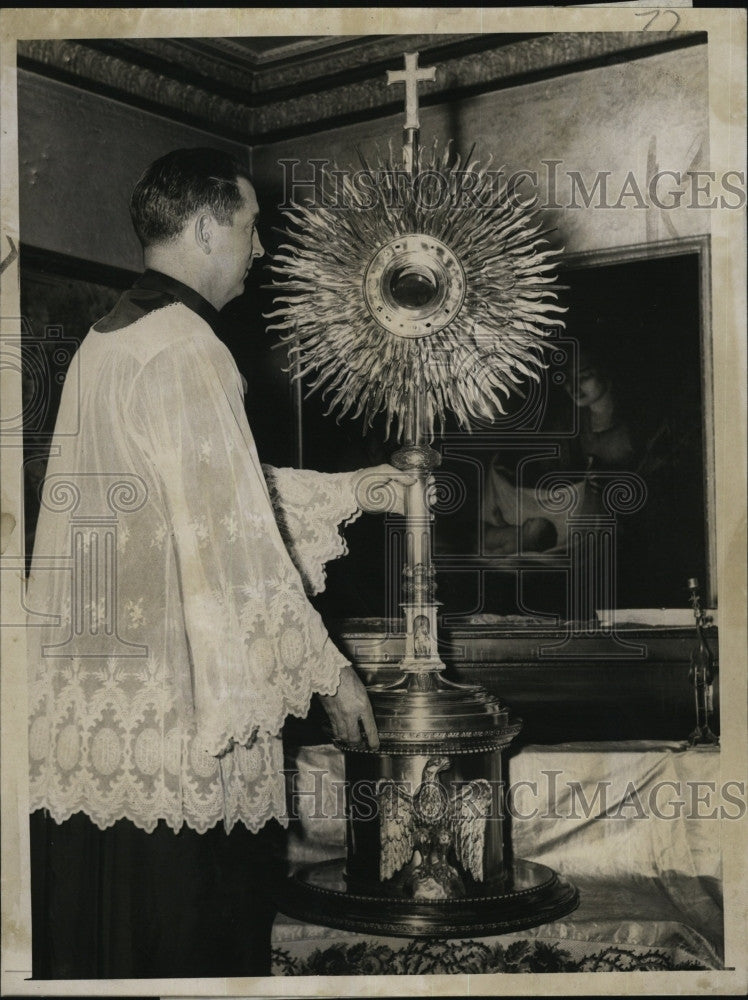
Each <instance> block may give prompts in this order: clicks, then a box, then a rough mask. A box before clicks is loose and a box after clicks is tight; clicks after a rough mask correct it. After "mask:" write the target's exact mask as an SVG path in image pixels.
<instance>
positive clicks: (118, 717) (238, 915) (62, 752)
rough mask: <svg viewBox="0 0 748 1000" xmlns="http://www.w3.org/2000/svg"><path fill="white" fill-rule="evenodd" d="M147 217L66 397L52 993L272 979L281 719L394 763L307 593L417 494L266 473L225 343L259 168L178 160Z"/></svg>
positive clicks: (49, 810) (374, 478)
mask: <svg viewBox="0 0 748 1000" xmlns="http://www.w3.org/2000/svg"><path fill="white" fill-rule="evenodd" d="M130 209H131V216H132V221H133V224H134V227H135V230H136V233H137V235H138V237H139V239H140V241H141V243H142V245H143V248H144V260H145V265H146V268H147V269H146V271H145V273H144V274H143V275H142V276H141V278H139V279H138V280H137V281H136V282H135V285H134V286H133V288H132V289H131V290H130V291H128V292H126V293H125V294H124V295H123V296H122V298H121V299H120V301H119V303H118V304H117V305H116V307H115V308H114V310H113V311H112V312H111V313H110V314H109V315H107V316H105V317H104V318H103V319H101V320H99V321H98V322H97V323H96V324H95V325H94V326H93V328H92V329H91V331H90V332H89V334H88V335H87V337H86V338H85V340H84V342H83V344H82V345H81V348H80V351H79V355H78V359H77V365H78V382H77V388H76V387H75V386H74V385H73V381H72V380H71V381H70V384H69V385H67V386H66V387H65V391H64V392H63V397H62V402H61V405H60V410H59V415H58V421H57V426H56V431H55V439H54V442H53V446H52V449H51V453H50V454H51V457H50V461H49V465H48V469H47V477H46V480H45V485H44V488H43V493H42V497H41V512H40V517H39V522H38V527H37V535H36V542H35V547H34V559H33V564H32V570H31V575H30V579H29V593H28V606H29V608H30V611H31V615H30V620H29V625H30V629H29V634H30V638H31V643H30V648H31V656H30V732H29V750H30V788H31V810H32V813H33V815H32V909H33V972H34V976H35V977H41V978H93V977H106V978H130V977H145V976H156V977H175V976H179V977H182V976H188V977H195V976H227V975H231V976H234V975H262V974H267V973H268V972H269V938H270V927H271V923H272V916H273V909H272V904H271V902H270V901H269V897H268V893H267V888H268V881H269V879H270V878H271V877H272V876H273V874H274V872H275V871H276V869H277V863H280V859H279V856H278V848H277V843H276V841H277V838H276V836H275V834H276V833H277V831H278V830H279V823H280V824H283V823H284V816H285V788H284V781H283V775H282V768H283V752H282V742H281V735H280V732H281V728H282V726H283V723H284V720H285V718H286V717H287V716H288V715H295V716H304V715H305V714H306V713H307V711H308V708H309V704H310V699H311V697H312V695H313V694H315V693H317V694H319V695H320V696H321V697H322V701H323V704H324V707H325V709H326V710H327V713H328V715H329V717H330V720H331V723H332V728H333V731H334V732H335V733H336V734H337V735H338V736H341V737H343V738H345V739H347V740H354V741H355V740H367V741H368V743H369V745H370V746H372V747H376V746H377V734H376V727H375V723H374V718H373V715H372V712H371V707H370V705H369V701H368V698H367V695H366V691H365V689H364V687H363V685H362V684H361V682H360V681H359V680H358V678H357V677H356V674H355V673H354V671H353V669H352V667H351V666H350V664H349V663H348V662H347V661H346V659H345V658H344V656H343V655H342V654H341V653H340V651H339V650H338V649H337V648H336V647H335V645H334V644H333V642H332V641H331V640H330V638H329V636H328V634H327V632H326V630H325V628H324V625H323V623H322V621H321V619H320V618H319V616H318V614H317V613H316V611H315V610H314V609H313V608H312V606H311V605H310V603H309V602H308V600H307V596H306V594H308V593H314V592H319V591H320V590H321V589H322V588H323V586H324V564H325V562H326V561H327V560H329V559H331V558H335V557H336V556H338V555H341V554H342V553H343V552H344V551H345V542H344V540H343V538H342V536H341V534H340V531H339V526H340V525H341V524H344V523H346V522H348V521H350V520H352V519H353V518H355V517H357V516H358V515H359V514H360V512H361V511H362V510H369V509H375V508H376V509H378V510H382V509H384V507H385V506H386V505H385V504H383V502H382V495H383V494H387V495H388V496H389V498H390V504H389V509H391V510H401V508H402V502H403V489H404V485H405V484H406V482H407V477H405V478H404V477H403V475H402V474H401V473H398V472H397V471H396V470H394V469H393V468H391V467H390V466H381V467H376V468H374V469H368V470H364V471H361V472H358V473H350V474H348V473H346V474H340V475H323V474H319V473H315V472H310V471H301V470H293V469H276V470H273V469H265V468H263V467H262V466H261V465H260V460H259V458H258V454H257V451H256V448H255V444H254V441H253V439H252V434H251V431H250V428H249V425H248V423H247V419H246V416H245V410H244V400H243V385H242V378H241V376H240V374H239V372H238V370H237V368H236V365H235V363H234V361H233V359H232V357H231V355H230V353H229V351H228V350H227V349H226V347H225V346H224V345H223V344H222V343H221V341H220V340H219V339H218V338H217V336H216V334H215V328H216V322H217V319H218V313H219V311H220V310H221V308H222V307H223V306H224V305H225V304H226V303H227V302H229V301H230V300H231V299H233V298H234V297H236V296H238V295H240V294H241V293H242V291H243V289H244V281H245V279H246V277H247V274H248V272H249V269H250V268H251V266H252V263H253V261H254V260H256V259H257V258H258V257H261V256H262V255H263V248H262V245H261V242H260V238H259V235H258V229H257V222H258V204H257V199H256V196H255V192H254V190H253V187H252V183H251V179H250V177H249V175H248V173H247V172H246V170H245V168H244V167H243V166H242V165H241V164H240V163H238V162H237V161H236V160H234V159H233V158H232V157H231V156H229V155H228V154H226V153H223V152H220V151H217V150H213V149H190V150H178V151H176V152H173V153H170V154H168V155H167V156H164V157H162V158H161V159H159V160H158V161H156V162H155V163H153V164H152V165H151V166H150V167H149V168H148V169H147V170H146V172H145V173H144V175H143V176H142V177H141V179H140V181H139V182H138V184H137V186H136V188H135V191H134V193H133V195H132V200H131V205H130Z"/></svg>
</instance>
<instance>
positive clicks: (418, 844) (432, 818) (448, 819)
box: [377, 756, 491, 899]
mask: <svg viewBox="0 0 748 1000" xmlns="http://www.w3.org/2000/svg"><path fill="white" fill-rule="evenodd" d="M451 766H452V762H451V761H450V759H449V757H443V756H435V757H429V759H428V760H427V761H426V764H425V766H424V768H423V772H422V775H421V783H420V785H419V786H418V788H417V789H416V790H415V792H414V793H413V794H412V795H411V794H410V793H409V792H407V791H406V790H405V789H404V788H403V787H402V785H403V783H402V782H397V781H393V780H392V779H390V778H386V779H381V780H380V781H379V782H378V784H377V804H378V807H379V824H380V856H379V877H380V879H381V881H386V880H387V879H390V878H392V877H393V876H394V875H396V874H397V872H399V871H400V870H401V869H405V868H406V866H407V871H406V874H405V877H404V879H403V883H402V888H403V891H404V893H405V895H406V896H410V897H412V898H413V899H454V898H456V897H460V896H464V895H465V884H464V881H463V878H462V876H461V875H460V872H459V871H458V870H457V868H455V867H454V865H453V864H452V863H451V861H450V857H449V855H450V850H451V849H452V848H453V849H454V858H455V859H456V861H457V864H458V865H459V866H460V867H461V868H462V870H463V872H468V873H469V874H470V875H471V876H472V877H473V878H474V879H475V881H476V882H482V881H483V879H484V870H483V854H484V844H485V835H486V820H487V817H488V815H489V810H490V807H491V786H490V784H489V782H488V781H486V780H485V779H484V778H476V779H474V780H473V781H466V782H461V783H460V784H459V785H454V786H452V787H451V788H450V789H449V791H448V790H447V788H445V786H444V785H443V784H442V782H441V779H440V778H439V775H440V773H441V772H442V771H447V770H448V769H449V768H450V767H451Z"/></svg>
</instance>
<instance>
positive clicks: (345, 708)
mask: <svg viewBox="0 0 748 1000" xmlns="http://www.w3.org/2000/svg"><path fill="white" fill-rule="evenodd" d="M320 701H321V702H322V707H323V708H324V710H325V711H326V712H327V714H328V716H329V717H330V722H331V724H332V731H333V735H334V737H335V739H338V740H344V741H345V742H346V743H361V728H363V731H364V734H365V736H366V742H367V743H368V744H369V746H370V747H371V749H372V750H378V749H379V735H378V733H377V724H376V722H375V721H374V712H373V711H372V709H371V702H370V701H369V695H368V694H367V693H366V688H365V687H364V685H363V684H362V683H361V681H360V680H359V679H358V676H357V675H356V671H355V670H354V669H353V667H350V666H348V667H343V669H342V670H341V671H340V684H339V685H338V690H337V691H336V692H335V694H328V695H320Z"/></svg>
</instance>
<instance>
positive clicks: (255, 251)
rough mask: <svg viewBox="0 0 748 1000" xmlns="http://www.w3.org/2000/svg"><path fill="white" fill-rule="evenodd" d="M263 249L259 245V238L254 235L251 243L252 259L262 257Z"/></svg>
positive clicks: (260, 244)
mask: <svg viewBox="0 0 748 1000" xmlns="http://www.w3.org/2000/svg"><path fill="white" fill-rule="evenodd" d="M264 256H265V247H264V246H263V245H262V243H260V237H259V236H257V235H256V234H255V238H254V240H253V241H252V257H264Z"/></svg>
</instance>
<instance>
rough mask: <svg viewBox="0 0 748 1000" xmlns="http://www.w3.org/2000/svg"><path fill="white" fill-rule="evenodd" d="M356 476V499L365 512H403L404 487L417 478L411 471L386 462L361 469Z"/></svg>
mask: <svg viewBox="0 0 748 1000" xmlns="http://www.w3.org/2000/svg"><path fill="white" fill-rule="evenodd" d="M357 477H358V478H357V479H356V483H355V486H354V489H355V493H356V501H357V503H358V505H359V507H360V508H361V510H364V511H366V513H367V514H384V513H388V514H404V513H405V492H406V488H407V487H408V486H412V485H413V483H415V482H416V479H417V477H416V476H415V475H414V474H413V473H412V472H401V471H400V470H399V469H396V468H395V467H394V466H393V465H386V464H385V465H373V466H371V467H370V468H368V469H361V470H359V472H358V473H357Z"/></svg>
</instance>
